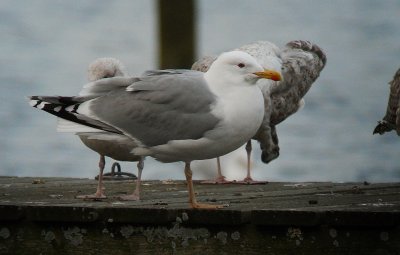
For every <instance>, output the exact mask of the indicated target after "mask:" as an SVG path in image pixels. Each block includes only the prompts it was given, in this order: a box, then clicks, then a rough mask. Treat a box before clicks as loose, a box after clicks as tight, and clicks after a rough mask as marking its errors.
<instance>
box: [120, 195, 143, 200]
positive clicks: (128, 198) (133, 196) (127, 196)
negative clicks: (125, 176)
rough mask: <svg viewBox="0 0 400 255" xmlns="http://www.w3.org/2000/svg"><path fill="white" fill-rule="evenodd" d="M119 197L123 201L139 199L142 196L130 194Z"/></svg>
mask: <svg viewBox="0 0 400 255" xmlns="http://www.w3.org/2000/svg"><path fill="white" fill-rule="evenodd" d="M118 199H119V200H122V201H139V200H140V196H139V195H137V194H130V195H123V196H119V197H118Z"/></svg>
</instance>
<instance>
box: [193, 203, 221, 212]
mask: <svg viewBox="0 0 400 255" xmlns="http://www.w3.org/2000/svg"><path fill="white" fill-rule="evenodd" d="M190 206H191V207H192V208H193V209H208V210H216V209H221V208H224V207H228V205H214V204H203V203H197V202H196V203H190Z"/></svg>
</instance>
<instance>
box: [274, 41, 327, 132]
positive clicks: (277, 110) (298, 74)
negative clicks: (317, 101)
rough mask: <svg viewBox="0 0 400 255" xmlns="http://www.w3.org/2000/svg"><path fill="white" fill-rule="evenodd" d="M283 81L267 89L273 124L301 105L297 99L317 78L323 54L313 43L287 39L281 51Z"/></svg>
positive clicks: (323, 64) (299, 99) (323, 60)
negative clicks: (271, 106) (270, 101)
mask: <svg viewBox="0 0 400 255" xmlns="http://www.w3.org/2000/svg"><path fill="white" fill-rule="evenodd" d="M281 58H282V61H283V63H282V75H283V81H282V82H280V83H279V85H277V86H274V87H272V88H271V97H272V104H273V111H272V114H271V124H273V125H277V124H278V123H280V122H282V121H283V120H285V119H286V118H287V117H288V116H290V115H291V114H293V113H295V112H296V111H297V110H298V109H299V108H300V107H301V99H302V98H303V97H304V96H305V94H306V93H307V92H308V90H309V89H310V88H311V85H312V84H313V83H314V81H315V80H316V79H317V78H318V77H319V74H320V73H321V71H322V69H323V68H324V67H325V64H326V55H325V53H324V52H323V50H322V49H321V48H320V47H319V46H318V45H316V44H313V43H310V42H308V41H300V40H299V41H291V42H289V43H287V44H286V46H285V48H284V49H283V50H282V52H281Z"/></svg>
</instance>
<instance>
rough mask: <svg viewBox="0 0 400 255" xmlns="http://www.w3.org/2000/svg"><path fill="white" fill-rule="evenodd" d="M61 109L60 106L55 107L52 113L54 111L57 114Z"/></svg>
mask: <svg viewBox="0 0 400 255" xmlns="http://www.w3.org/2000/svg"><path fill="white" fill-rule="evenodd" d="M61 109H62V107H61V106H57V107H55V108H54V111H55V112H59V111H61Z"/></svg>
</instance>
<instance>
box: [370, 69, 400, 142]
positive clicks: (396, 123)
mask: <svg viewBox="0 0 400 255" xmlns="http://www.w3.org/2000/svg"><path fill="white" fill-rule="evenodd" d="M389 84H390V93H389V100H388V105H387V108H386V114H385V117H383V120H381V121H378V125H377V126H376V127H375V129H374V132H373V134H376V133H378V134H380V135H383V134H384V133H386V132H389V131H392V130H396V133H397V135H400V69H398V70H397V72H396V73H395V75H394V77H393V80H392V81H391V82H389Z"/></svg>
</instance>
